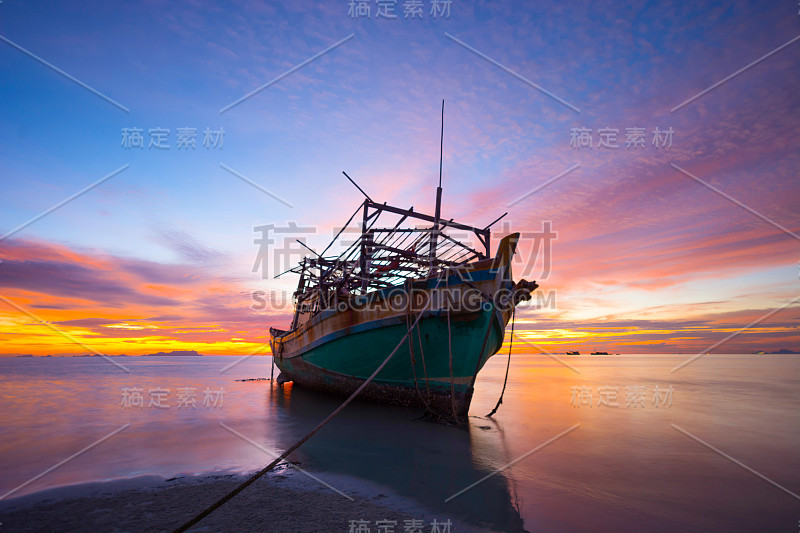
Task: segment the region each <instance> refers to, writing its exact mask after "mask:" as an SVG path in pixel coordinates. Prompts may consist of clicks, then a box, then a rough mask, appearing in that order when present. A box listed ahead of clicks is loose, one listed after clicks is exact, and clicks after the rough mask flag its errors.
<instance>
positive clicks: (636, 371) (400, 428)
mask: <svg viewBox="0 0 800 533" xmlns="http://www.w3.org/2000/svg"><path fill="white" fill-rule="evenodd" d="M690 357H691V355H619V356H559V357H558V358H551V357H547V356H545V355H542V354H514V355H513V356H512V359H511V366H510V372H509V379H508V386H507V388H506V391H505V395H504V399H503V403H502V405H501V406H500V408H499V410H498V412H497V414H495V415H494V416H493V417H492V418H487V417H486V416H485V415H486V414H487V413H488V412H489V411H491V409H492V408H493V407H494V405H495V403H496V401H497V398H498V396H499V395H500V391H501V389H502V386H503V380H504V376H505V370H506V355H499V354H498V355H497V356H495V357H494V358H492V359H491V360H490V362H489V363H488V364H487V366H486V367H485V368H484V369H483V370H482V372H481V374H480V375H479V378H478V380H477V383H476V390H475V396H474V399H473V402H472V407H471V410H470V415H471V417H470V426H469V428H468V429H459V428H455V427H447V426H443V425H439V424H433V423H430V422H427V421H425V420H422V419H420V414H421V413H420V412H419V411H417V410H413V409H403V408H397V407H388V406H382V405H376V404H368V403H360V402H354V403H353V404H351V405H350V406H348V407H347V408H346V409H345V410H344V411H343V412H342V413H340V414H339V415H338V416H337V418H335V419H334V420H333V421H332V422H331V423H330V424H329V425H328V426H326V427H325V428H324V429H322V430H321V431H320V432H319V433H318V434H317V435H315V436H314V437H313V438H312V439H311V440H309V441H308V442H307V443H306V444H304V445H303V447H301V448H300V449H299V450H298V451H297V452H295V453H294V454H293V455H292V456H291V457H290V459H291V460H292V461H295V462H298V463H299V465H298V466H300V465H302V468H303V469H305V470H307V471H310V472H313V473H314V475H316V476H318V477H319V478H320V479H321V480H322V481H325V474H326V473H327V474H329V475H330V476H331V477H330V479H335V478H336V476H340V475H347V476H354V477H357V478H360V479H363V480H367V481H369V482H370V483H373V484H377V485H383V486H385V487H387V488H389V489H391V491H393V492H394V493H398V494H401V495H403V496H406V497H410V498H413V499H415V500H417V501H418V502H419V503H421V504H422V505H423V506H425V507H427V508H429V509H432V510H434V511H437V510H438V511H440V512H442V513H447V514H448V515H451V516H456V517H459V518H461V519H463V520H464V521H465V522H469V523H474V524H476V525H483V526H487V527H489V528H491V529H495V530H501V531H521V530H528V531H643V530H647V531H677V530H680V531H790V532H791V531H797V529H798V521H800V497H799V496H798V494H800V446H798V444H800V356H796V355H718V354H712V355H706V356H703V357H700V358H697V359H696V360H694V361H692V362H691V363H690V364H687V365H685V366H682V367H679V365H681V364H682V363H683V362H685V361H687V360H688V359H689V358H690ZM113 360H114V361H115V362H117V363H119V364H120V365H122V366H123V367H124V368H121V367H120V366H117V365H115V364H112V363H111V362H109V361H108V360H106V359H103V358H99V357H91V358H90V357H74V358H3V359H0V437H1V438H0V496H1V495H6V497H7V498H10V497H14V496H19V495H23V494H30V493H33V492H37V491H41V490H43V489H47V488H52V487H57V486H65V485H71V484H78V483H84V482H91V481H102V480H111V479H118V478H128V477H135V476H139V475H146V474H156V475H160V476H164V477H170V476H176V475H186V474H201V473H207V472H215V471H239V472H247V471H253V470H256V469H259V468H261V467H263V466H264V465H266V464H268V463H269V462H271V461H272V459H273V458H274V457H276V456H277V455H278V454H280V453H281V451H283V450H284V449H286V448H288V447H289V446H291V445H292V444H293V443H294V442H295V441H296V440H297V439H299V438H301V437H302V436H303V435H305V434H306V433H307V432H308V431H310V430H311V429H313V428H314V427H315V426H316V424H317V423H319V422H320V421H321V420H322V419H323V418H324V417H325V416H327V415H328V414H329V413H330V412H332V411H333V410H334V409H335V408H336V407H337V406H338V405H339V403H340V402H341V400H342V399H341V398H335V397H329V396H325V395H321V394H316V393H313V392H309V391H305V390H303V389H301V388H299V387H293V386H292V385H286V386H284V387H282V388H279V387H278V386H277V385H275V384H274V383H272V382H270V381H265V380H262V381H240V380H243V379H252V378H266V377H269V375H270V363H271V360H270V358H269V357H251V358H248V359H244V360H243V361H242V362H240V363H239V364H237V365H235V366H233V367H230V365H231V363H234V362H236V361H239V360H240V359H239V358H236V357H210V356H203V357H115V358H113ZM54 467H55V468H54ZM31 480H33V481H31ZM320 487H321V490H330V489H328V488H327V487H325V486H324V485H322V484H321V485H320ZM342 529H343V530H346V529H347V524H343V525H342Z"/></svg>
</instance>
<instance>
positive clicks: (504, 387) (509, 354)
mask: <svg viewBox="0 0 800 533" xmlns="http://www.w3.org/2000/svg"><path fill="white" fill-rule="evenodd" d="M516 310H517V308H516V307H512V308H511V337H510V339H509V342H508V362H507V363H506V378H505V379H504V380H503V390H502V392H500V398H498V399H497V405H495V406H494V409H492V412H491V413H489V414H488V415H486V416H487V417H491V416H492V415H493V414H495V413H496V412H497V409H499V408H500V404H501V403H503V395H504V394H505V393H506V384H507V383H508V369H509V368H510V367H511V347H512V346H514V322H516Z"/></svg>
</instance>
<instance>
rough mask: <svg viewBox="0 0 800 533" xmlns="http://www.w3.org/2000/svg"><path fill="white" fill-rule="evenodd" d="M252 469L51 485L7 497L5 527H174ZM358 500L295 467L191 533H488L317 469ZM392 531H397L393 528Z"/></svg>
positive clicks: (1, 511)
mask: <svg viewBox="0 0 800 533" xmlns="http://www.w3.org/2000/svg"><path fill="white" fill-rule="evenodd" d="M250 475H252V474H241V473H225V472H221V473H208V474H201V475H183V476H176V477H171V478H164V477H161V476H154V475H146V476H140V477H136V478H125V479H116V480H110V481H100V482H92V483H84V484H79V485H69V486H64V487H57V488H51V489H45V490H42V491H39V492H34V493H31V494H26V495H23V496H19V497H16V498H9V499H8V500H3V501H0V524H2V529H3V530H4V531H25V532H32V531H53V530H59V531H115V532H119V531H172V530H174V529H175V528H177V527H180V526H181V525H182V524H184V523H185V522H187V521H188V520H190V519H191V518H192V517H194V516H195V515H196V514H198V513H199V512H201V511H202V510H204V509H205V508H207V507H208V506H209V505H211V504H212V503H214V502H216V501H217V500H218V499H219V498H221V497H222V496H224V495H225V494H227V493H228V492H230V491H231V490H233V489H234V488H236V487H237V486H238V485H239V484H241V483H242V482H243V481H244V480H245V479H247V478H248V477H249V476H250ZM314 475H315V476H318V477H319V478H320V479H322V480H323V481H324V482H325V483H328V484H330V485H331V486H333V487H335V488H336V489H337V490H339V491H340V492H341V493H344V494H346V495H347V496H349V497H350V498H352V501H351V500H349V499H347V498H346V497H344V496H342V494H339V493H337V492H335V491H333V490H331V489H330V488H327V487H325V486H324V485H323V484H322V483H320V482H319V481H316V480H314V479H312V478H310V477H308V476H306V475H305V474H304V473H303V472H300V471H298V470H297V469H295V468H292V467H291V465H281V466H279V467H278V469H276V470H275V471H273V472H270V473H268V474H266V475H265V476H263V477H261V478H260V479H258V480H257V481H256V482H254V483H253V484H252V485H251V486H249V487H247V488H246V489H245V490H243V491H242V492H241V493H240V494H237V495H236V496H235V497H234V498H233V499H232V500H230V501H229V502H227V503H226V504H225V505H223V506H222V507H220V508H219V509H217V510H216V511H215V512H214V513H212V514H211V515H210V516H207V517H206V518H204V519H203V520H202V521H201V522H200V523H198V524H196V525H195V526H194V527H193V528H191V529H190V531H243V532H248V531H253V532H256V531H342V532H348V531H350V525H351V521H355V520H366V521H367V522H368V525H367V527H368V528H369V530H370V531H377V530H378V526H377V524H376V522H377V521H381V520H389V521H395V522H396V525H395V526H394V531H404V530H405V528H404V524H405V521H406V520H417V521H420V520H421V521H422V522H421V523H420V522H417V524H418V525H421V526H422V529H421V531H423V532H425V533H427V532H429V531H431V528H432V524H433V523H434V521H436V522H438V524H440V525H439V531H447V530H446V529H444V528H443V523H444V522H447V520H450V521H451V526H450V529H449V531H451V532H454V531H466V532H485V531H492V530H491V529H485V528H481V527H479V526H475V525H472V524H466V523H464V522H462V521H460V520H456V519H455V518H454V517H453V516H451V515H448V514H445V513H437V512H434V511H431V510H430V509H426V508H424V507H423V506H422V505H421V504H419V503H418V502H416V501H414V500H412V499H410V498H407V497H403V496H400V495H398V494H396V493H394V492H393V491H392V490H391V489H388V488H386V487H382V486H379V485H376V484H373V483H370V482H367V481H364V480H361V479H359V478H355V477H351V476H344V475H338V474H329V473H314ZM388 531H392V529H388Z"/></svg>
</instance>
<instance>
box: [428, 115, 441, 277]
mask: <svg viewBox="0 0 800 533" xmlns="http://www.w3.org/2000/svg"><path fill="white" fill-rule="evenodd" d="M443 157H444V100H442V133H441V136H440V137H439V186H438V187H436V213H435V214H434V218H433V231H432V232H431V249H430V261H431V266H430V268H431V269H433V263H434V261H435V260H436V246H437V241H438V237H439V217H440V216H441V212H442V159H443Z"/></svg>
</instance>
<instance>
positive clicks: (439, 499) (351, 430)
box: [270, 384, 525, 531]
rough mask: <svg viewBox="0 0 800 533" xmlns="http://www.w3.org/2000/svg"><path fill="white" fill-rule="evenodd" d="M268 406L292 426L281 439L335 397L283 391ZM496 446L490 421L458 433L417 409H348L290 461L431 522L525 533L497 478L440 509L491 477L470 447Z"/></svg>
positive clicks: (309, 423) (307, 425)
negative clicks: (363, 486) (441, 519)
mask: <svg viewBox="0 0 800 533" xmlns="http://www.w3.org/2000/svg"><path fill="white" fill-rule="evenodd" d="M270 402H271V404H272V405H271V407H272V408H277V409H278V410H279V411H281V412H280V414H279V417H280V418H281V419H282V421H283V422H285V423H286V424H290V425H292V426H293V428H292V429H293V430H292V431H289V432H288V433H289V434H295V433H296V434H297V435H300V434H302V433H303V432H304V431H307V430H308V429H311V428H313V427H314V426H315V425H316V424H317V423H318V422H319V421H320V420H322V419H323V418H324V417H325V416H327V415H328V414H330V412H331V411H333V410H334V409H336V407H338V405H339V403H340V401H339V399H338V398H336V397H332V396H329V395H326V394H322V393H318V392H314V391H309V390H307V389H304V388H301V387H293V386H292V385H289V384H287V385H284V387H283V388H282V389H279V388H277V387H276V388H274V389H273V392H272V398H271V400H270ZM284 437H288V435H286V434H284ZM501 440H502V433H501V432H500V431H498V429H497V427H496V426H495V425H494V424H493V423H492V422H491V420H490V419H486V420H484V419H477V418H474V417H473V418H470V424H469V427H468V430H467V431H465V430H464V429H463V428H457V427H451V426H445V425H441V424H433V423H430V422H428V421H424V420H422V419H421V418H420V410H418V409H411V408H403V407H392V408H387V407H386V406H384V405H380V404H374V403H367V402H353V403H352V404H350V405H349V406H348V407H347V408H346V409H345V410H344V411H342V412H341V413H340V414H339V415H337V417H336V418H335V419H334V420H333V421H331V423H329V424H328V425H327V426H325V427H324V428H323V429H322V430H321V431H320V433H319V434H318V435H316V436H315V438H312V439H310V440H309V441H308V442H306V443H305V444H304V445H303V446H302V447H301V448H300V449H299V450H298V451H297V452H295V454H293V455H292V460H293V461H300V462H301V463H302V464H303V468H308V469H310V470H311V471H320V470H322V471H326V472H332V473H338V474H344V475H350V476H356V477H358V478H360V479H363V480H366V481H369V482H372V483H376V484H379V485H383V486H385V487H387V488H389V489H391V490H393V491H394V492H395V493H397V494H399V495H401V496H404V497H408V498H411V499H413V500H416V501H417V502H418V503H420V504H421V505H422V506H423V507H425V508H427V509H429V510H430V511H431V512H432V514H434V515H435V514H436V513H437V512H441V513H442V515H448V516H452V517H454V518H456V519H459V520H462V521H464V522H467V523H469V524H472V525H476V526H483V527H488V528H491V529H493V530H501V531H525V529H524V528H523V522H522V517H521V516H520V513H519V510H518V508H517V505H516V503H515V500H516V498H515V497H512V492H513V491H512V490H511V489H510V486H509V481H508V479H507V478H506V477H505V476H504V475H503V474H502V473H499V474H497V475H494V476H491V477H489V478H488V479H486V480H485V481H483V482H481V483H480V484H479V485H477V486H475V487H474V488H472V489H470V490H468V491H466V492H464V493H462V494H460V495H458V496H456V497H455V498H453V499H451V500H449V501H448V502H446V503H445V500H446V499H448V498H449V497H450V496H452V495H453V494H455V493H457V492H459V491H461V490H462V489H464V488H466V487H468V486H470V485H472V484H473V483H475V482H476V481H478V480H480V479H481V478H483V477H485V476H486V475H488V474H490V473H492V471H493V470H492V469H491V468H490V467H488V465H487V466H486V467H483V466H481V464H480V460H479V459H478V455H479V453H477V451H478V447H480V448H482V449H487V448H488V449H492V450H502V449H503V443H502V442H501ZM276 444H277V445H278V446H289V445H291V442H289V441H287V442H285V443H276Z"/></svg>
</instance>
